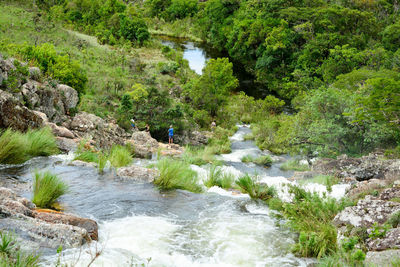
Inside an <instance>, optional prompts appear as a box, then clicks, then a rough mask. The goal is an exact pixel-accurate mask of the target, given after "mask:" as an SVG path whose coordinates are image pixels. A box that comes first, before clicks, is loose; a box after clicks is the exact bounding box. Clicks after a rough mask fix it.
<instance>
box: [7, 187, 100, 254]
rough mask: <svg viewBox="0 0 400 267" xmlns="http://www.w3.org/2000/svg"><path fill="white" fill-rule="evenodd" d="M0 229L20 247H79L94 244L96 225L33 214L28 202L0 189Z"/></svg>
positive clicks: (63, 216)
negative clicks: (10, 234) (10, 233)
mask: <svg viewBox="0 0 400 267" xmlns="http://www.w3.org/2000/svg"><path fill="white" fill-rule="evenodd" d="M0 229H2V230H6V231H13V232H15V233H16V234H17V235H18V236H19V237H20V239H22V243H24V242H27V243H35V244H36V245H37V246H38V247H39V246H42V247H49V248H58V247H59V246H60V245H62V246H63V247H64V248H72V247H79V246H81V245H82V244H84V243H85V242H87V241H90V240H97V236H98V234H97V223H96V222H95V221H93V220H90V219H85V218H79V217H77V216H74V215H70V214H64V213H43V212H39V211H37V210H35V205H34V204H33V203H32V202H30V201H29V200H28V199H25V198H20V197H18V196H17V195H16V194H15V193H14V192H13V191H12V190H11V189H8V188H4V187H0Z"/></svg>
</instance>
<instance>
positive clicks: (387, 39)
mask: <svg viewBox="0 0 400 267" xmlns="http://www.w3.org/2000/svg"><path fill="white" fill-rule="evenodd" d="M382 43H383V45H384V46H385V48H386V49H388V50H391V51H393V52H394V51H396V50H397V49H399V48H400V23H396V24H392V25H389V26H387V27H386V28H385V30H384V31H383V33H382Z"/></svg>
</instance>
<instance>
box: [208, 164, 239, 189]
mask: <svg viewBox="0 0 400 267" xmlns="http://www.w3.org/2000/svg"><path fill="white" fill-rule="evenodd" d="M234 181H235V176H234V175H233V174H232V173H226V172H222V170H221V169H220V168H218V167H217V166H214V165H213V166H211V168H210V170H209V171H208V175H207V180H206V181H205V182H204V185H205V186H206V187H208V188H210V187H213V186H218V187H221V188H224V189H229V188H232V185H233V182H234Z"/></svg>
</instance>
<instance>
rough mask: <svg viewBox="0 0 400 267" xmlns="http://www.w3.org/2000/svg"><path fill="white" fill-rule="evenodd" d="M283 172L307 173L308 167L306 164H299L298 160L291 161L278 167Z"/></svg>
mask: <svg viewBox="0 0 400 267" xmlns="http://www.w3.org/2000/svg"><path fill="white" fill-rule="evenodd" d="M280 169H281V170H283V171H289V170H292V171H301V172H303V171H309V170H310V167H309V166H308V164H301V163H300V160H299V159H291V160H288V161H286V162H285V163H283V164H282V165H281V167H280Z"/></svg>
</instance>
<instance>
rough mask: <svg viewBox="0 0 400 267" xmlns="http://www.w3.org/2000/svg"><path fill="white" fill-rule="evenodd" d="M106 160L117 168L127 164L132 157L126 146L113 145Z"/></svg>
mask: <svg viewBox="0 0 400 267" xmlns="http://www.w3.org/2000/svg"><path fill="white" fill-rule="evenodd" d="M108 160H109V161H110V162H111V165H112V166H114V167H116V168H119V167H123V166H127V165H129V164H130V163H131V162H132V160H133V158H132V155H131V152H130V151H129V149H128V148H126V147H124V146H119V145H114V146H113V147H112V148H111V151H110V155H109V156H108Z"/></svg>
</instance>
